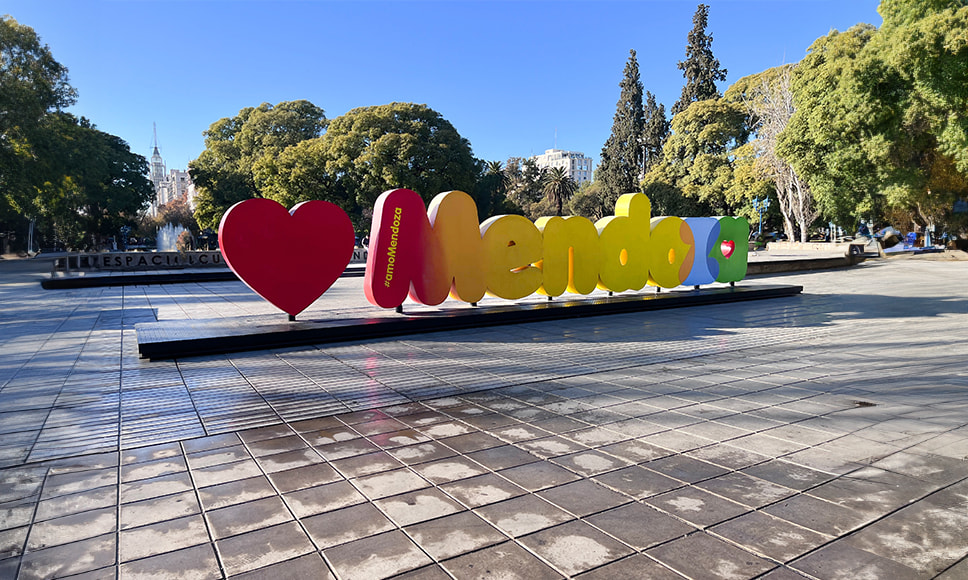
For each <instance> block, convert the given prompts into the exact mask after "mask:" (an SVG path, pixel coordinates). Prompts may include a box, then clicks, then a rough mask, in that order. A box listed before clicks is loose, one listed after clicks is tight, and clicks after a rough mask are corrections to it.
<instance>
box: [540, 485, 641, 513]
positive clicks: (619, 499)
mask: <svg viewBox="0 0 968 580" xmlns="http://www.w3.org/2000/svg"><path fill="white" fill-rule="evenodd" d="M538 495H539V496H541V497H542V498H544V499H546V500H548V501H550V502H551V503H553V504H555V505H556V506H558V507H560V508H562V509H563V510H565V511H567V512H570V513H573V514H575V515H577V516H581V517H584V516H587V515H590V514H593V513H596V512H600V511H605V510H607V509H610V508H614V507H618V506H620V505H622V504H626V503H629V502H630V501H631V500H630V499H629V498H627V497H625V496H624V495H622V494H619V493H615V492H614V491H611V490H609V489H606V488H604V487H602V486H601V485H598V484H596V483H593V482H591V481H588V480H582V481H576V482H573V483H568V484H565V485H561V486H558V487H553V488H551V489H546V490H544V491H540V492H538Z"/></svg>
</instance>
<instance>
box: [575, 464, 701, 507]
mask: <svg viewBox="0 0 968 580" xmlns="http://www.w3.org/2000/svg"><path fill="white" fill-rule="evenodd" d="M593 481H597V482H598V483H601V484H602V485H605V486H606V487H609V488H611V489H614V490H616V491H619V492H621V493H624V494H626V495H629V496H631V497H634V498H636V499H643V498H647V497H652V496H654V495H658V494H660V493H663V492H666V491H669V490H671V489H676V488H678V487H682V486H683V483H682V482H681V481H679V480H676V479H672V478H671V477H666V476H665V475H662V474H661V473H656V472H655V471H652V470H651V469H646V468H644V467H639V466H638V465H631V466H629V467H626V468H624V469H619V470H617V471H611V472H609V473H603V474H602V475H597V476H595V477H594V478H593Z"/></svg>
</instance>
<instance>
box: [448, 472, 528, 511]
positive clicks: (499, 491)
mask: <svg viewBox="0 0 968 580" xmlns="http://www.w3.org/2000/svg"><path fill="white" fill-rule="evenodd" d="M440 489H441V490H443V491H444V492H446V493H447V494H448V495H450V496H452V497H454V498H455V499H457V500H458V501H460V502H461V503H463V504H464V505H466V506H468V507H480V506H483V505H487V504H491V503H497V502H499V501H504V500H506V499H510V498H512V497H516V496H519V495H522V494H524V493H526V492H525V490H524V489H522V488H520V487H518V486H516V485H514V484H513V483H511V482H509V481H507V480H505V479H503V478H501V477H498V476H497V475H494V474H493V473H488V474H485V475H479V476H477V477H472V478H470V479H462V480H460V481H454V482H451V483H445V484H443V485H441V486H440Z"/></svg>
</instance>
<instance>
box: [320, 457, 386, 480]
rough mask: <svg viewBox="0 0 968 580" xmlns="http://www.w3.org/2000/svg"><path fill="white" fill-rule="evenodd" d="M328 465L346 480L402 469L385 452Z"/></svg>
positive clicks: (349, 458)
mask: <svg viewBox="0 0 968 580" xmlns="http://www.w3.org/2000/svg"><path fill="white" fill-rule="evenodd" d="M330 465H332V466H333V467H335V468H336V469H337V470H339V472H340V473H341V474H343V476H344V477H346V478H348V479H349V478H354V477H361V476H364V475H372V474H374V473H379V472H381V471H390V470H393V469H399V468H401V467H403V464H401V463H400V462H399V461H397V460H396V459H395V458H394V457H393V456H392V455H390V454H389V453H387V452H386V451H378V452H376V453H367V454H365V455H354V456H353V457H347V458H345V459H337V460H336V461H333V462H332V463H331V464H330Z"/></svg>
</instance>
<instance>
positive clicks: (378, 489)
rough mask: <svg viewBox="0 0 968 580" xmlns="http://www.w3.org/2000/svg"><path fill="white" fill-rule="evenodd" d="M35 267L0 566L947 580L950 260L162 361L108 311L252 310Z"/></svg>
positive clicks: (10, 306)
mask: <svg viewBox="0 0 968 580" xmlns="http://www.w3.org/2000/svg"><path fill="white" fill-rule="evenodd" d="M47 272H49V265H48V264H44V263H42V262H39V261H28V260H18V261H4V262H0V578H3V579H6V578H53V577H77V578H115V577H119V578H141V577H144V578H165V577H171V578H220V577H237V578H359V579H372V578H381V577H394V576H398V577H400V578H423V579H436V578H459V579H460V578H525V579H528V580H531V579H541V578H562V577H579V578H607V579H620V578H660V579H666V578H693V579H706V578H709V579H720V578H765V579H770V580H787V579H796V578H813V579H851V580H853V579H858V578H872V579H876V578H884V579H888V578H889V579H907V578H942V579H945V580H953V579H962V578H968V559H966V556H968V398H966V396H965V394H966V392H968V347H966V344H968V290H966V289H968V262H965V261H946V260H939V259H931V258H929V257H926V258H924V259H920V258H911V259H900V260H898V259H891V260H883V259H880V260H871V261H868V262H865V263H863V264H861V265H858V266H855V267H852V268H849V269H838V270H829V271H822V272H810V273H797V274H788V275H780V276H771V277H757V278H753V279H750V280H747V281H744V282H743V283H742V284H767V283H768V284H777V283H781V284H797V285H802V286H803V287H804V291H803V294H802V295H800V296H796V297H792V298H782V299H774V300H763V301H755V302H749V303H741V304H728V305H717V306H704V307H698V308H689V309H679V310H669V311H661V312H646V313H641V314H630V315H622V316H604V317H594V318H584V319H573V320H560V321H552V322H542V323H529V324H522V325H513V326H504V327H496V328H487V329H476V330H467V331H454V332H444V333H435V334H425V335H419V336H406V337H401V338H397V339H386V340H374V341H365V342H355V343H346V344H340V345H335V346H333V345H330V346H319V347H302V348H291V349H280V350H275V351H260V352H250V353H238V354H232V355H221V356H206V357H188V358H183V359H179V360H175V361H146V360H143V359H140V358H139V357H138V350H137V339H136V333H135V330H134V325H135V324H137V323H141V322H150V321H154V320H175V319H187V318H194V319H206V318H216V317H235V316H246V315H257V314H259V315H261V314H267V313H271V312H272V307H271V306H268V305H266V304H265V303H264V302H263V301H262V300H261V299H259V298H258V297H256V296H255V295H254V294H252V293H251V292H250V291H249V290H248V289H247V288H246V287H245V286H244V285H242V284H241V283H238V282H224V283H206V284H177V285H165V286H157V285H156V286H134V287H115V288H89V289H79V290H62V291H45V290H41V289H40V285H39V280H40V278H41V277H42V276H43V275H45V274H46V273H47ZM361 283H362V281H361V279H359V278H356V279H343V280H340V281H339V282H338V283H337V285H336V286H335V287H334V288H333V289H332V290H331V292H330V293H327V295H326V296H324V297H323V298H322V299H320V300H319V301H317V303H316V304H315V305H314V306H313V307H311V308H310V310H309V311H307V316H310V317H311V316H325V315H328V313H329V312H330V310H332V311H333V312H334V315H337V316H338V315H340V313H341V312H342V313H344V314H345V312H347V311H350V310H353V311H356V309H359V308H365V307H366V306H365V304H364V303H362V302H361V297H362V292H361V290H360V285H361ZM281 316H284V315H281Z"/></svg>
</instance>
